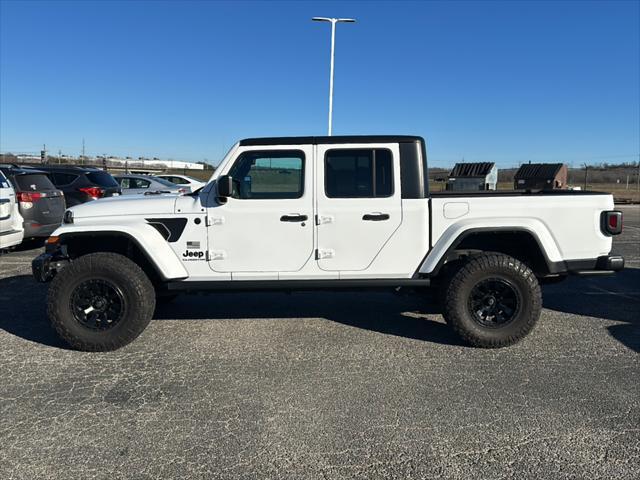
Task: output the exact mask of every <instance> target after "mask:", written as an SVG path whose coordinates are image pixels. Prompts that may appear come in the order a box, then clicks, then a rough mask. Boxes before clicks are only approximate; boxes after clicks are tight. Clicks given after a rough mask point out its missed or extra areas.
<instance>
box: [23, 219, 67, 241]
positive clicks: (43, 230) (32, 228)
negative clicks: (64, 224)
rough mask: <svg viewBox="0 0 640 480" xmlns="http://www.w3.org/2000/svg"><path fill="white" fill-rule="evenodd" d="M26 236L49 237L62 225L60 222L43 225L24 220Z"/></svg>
mask: <svg viewBox="0 0 640 480" xmlns="http://www.w3.org/2000/svg"><path fill="white" fill-rule="evenodd" d="M23 226H24V238H31V237H48V236H49V235H51V234H52V233H53V231H54V230H55V229H56V228H58V227H59V226H60V223H51V224H48V225H42V224H40V223H32V222H28V221H27V222H24V224H23Z"/></svg>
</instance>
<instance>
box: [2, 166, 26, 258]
mask: <svg viewBox="0 0 640 480" xmlns="http://www.w3.org/2000/svg"><path fill="white" fill-rule="evenodd" d="M23 237H24V228H23V226H22V215H20V211H19V210H18V203H17V202H16V192H15V190H14V189H13V186H12V185H11V182H9V180H8V179H7V177H5V176H4V173H2V171H0V249H4V248H9V247H13V246H15V245H19V244H20V243H21V242H22V239H23Z"/></svg>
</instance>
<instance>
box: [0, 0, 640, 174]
mask: <svg viewBox="0 0 640 480" xmlns="http://www.w3.org/2000/svg"><path fill="white" fill-rule="evenodd" d="M639 5H640V3H639V2H637V1H620V2H615V1H608V2H596V1H589V2H581V1H570V2H550V1H539V2H483V1H473V2H389V3H385V2H230V3H227V2H206V1H193V2H190V1H181V2H175V1H141V2H135V1H115V0H113V1H107V2H93V1H84V2H83V1H71V2H57V1H46V2H36V1H20V2H17V1H7V0H0V19H1V20H0V22H1V23H0V55H1V56H0V150H1V151H17V152H35V151H38V150H39V149H40V147H41V144H42V143H46V144H47V147H48V148H49V150H50V151H53V152H57V151H58V150H59V149H61V150H62V152H63V153H67V154H78V153H79V152H80V148H81V144H82V138H83V137H84V138H85V139H86V145H87V153H88V154H103V153H106V154H112V155H132V156H142V155H143V156H157V157H162V158H175V159H182V160H202V159H205V158H206V159H208V160H209V161H211V162H212V163H216V162H217V161H218V160H219V159H220V157H221V156H222V154H223V152H224V151H225V150H226V149H227V148H228V147H229V146H231V145H232V144H233V143H234V142H235V141H236V140H237V139H239V138H243V137H251V136H273V135H324V134H326V128H327V125H326V124H327V95H328V76H329V38H330V37H329V33H330V30H329V26H328V25H327V24H322V23H315V22H311V20H310V18H311V17H312V16H343V17H344V16H351V17H355V18H356V19H357V20H358V22H357V23H355V24H346V25H345V24H343V25H339V26H338V32H337V50H336V80H335V97H334V102H335V103H334V134H336V135H339V134H376V133H384V134H387V133H399V134H418V135H422V136H424V137H425V138H426V139H427V149H428V155H429V160H430V162H431V164H432V165H437V166H447V165H451V164H453V163H454V162H456V161H459V160H460V159H461V158H462V157H464V158H465V160H466V161H497V162H498V163H499V164H500V165H501V166H510V165H517V164H518V163H520V162H524V161H528V160H532V161H564V162H567V163H573V164H574V165H576V166H577V165H578V164H580V163H582V162H587V163H594V162H598V163H599V162H603V161H609V162H612V161H615V162H617V161H633V160H638V153H639V151H640V93H639V85H640V73H639V70H640V65H639V64H640V38H639V30H640V24H639V23H640V20H639V19H640V7H639Z"/></svg>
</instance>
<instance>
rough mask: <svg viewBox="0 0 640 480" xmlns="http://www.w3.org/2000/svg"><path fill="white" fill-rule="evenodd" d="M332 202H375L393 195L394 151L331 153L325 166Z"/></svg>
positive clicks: (327, 189) (326, 186)
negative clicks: (369, 199) (351, 199)
mask: <svg viewBox="0 0 640 480" xmlns="http://www.w3.org/2000/svg"><path fill="white" fill-rule="evenodd" d="M324 179H325V193H326V195H327V197H329V198H373V197H390V196H391V195H393V162H392V156H391V151H390V150H386V149H381V148H375V149H373V148H372V149H362V150H351V149H344V150H339V149H336V150H329V151H328V152H327V153H326V155H325V162H324Z"/></svg>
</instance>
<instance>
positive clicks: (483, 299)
mask: <svg viewBox="0 0 640 480" xmlns="http://www.w3.org/2000/svg"><path fill="white" fill-rule="evenodd" d="M541 309H542V295H541V292H540V285H539V284H538V280H537V279H536V277H535V275H534V273H533V272H532V271H531V269H530V268H529V267H527V266H526V265H525V264H523V263H522V262H520V261H518V260H516V259H515V258H512V257H510V256H508V255H503V254H500V253H487V254H482V255H478V256H474V257H472V258H470V259H469V260H467V261H466V262H465V263H464V264H463V265H461V266H460V268H458V269H457V270H456V272H455V273H454V274H453V275H452V276H451V277H450V279H449V281H448V284H447V285H446V287H445V292H444V317H445V320H446V321H447V323H448V324H449V325H451V326H452V327H453V329H454V330H455V331H456V333H458V335H460V337H461V338H462V339H463V340H464V341H465V342H466V343H469V344H470V345H473V346H476V347H483V348H498V347H505V346H507V345H512V344H514V343H516V342H518V341H519V340H521V339H522V338H523V337H525V336H526V335H527V334H528V333H529V332H530V331H531V330H532V329H533V327H534V325H535V324H536V322H537V320H538V318H539V316H540V311H541Z"/></svg>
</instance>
